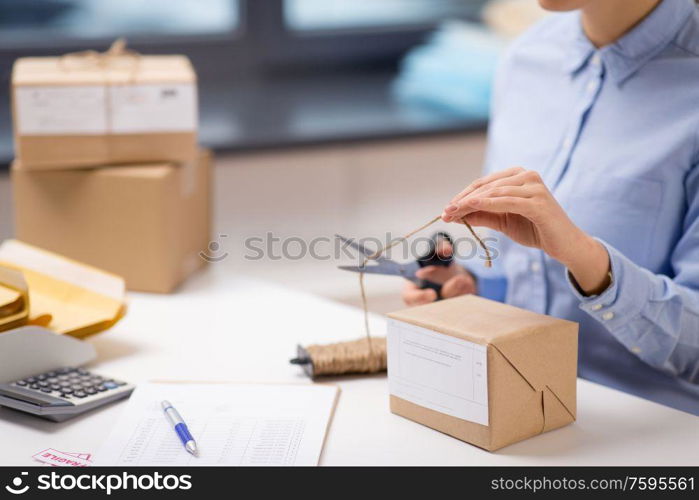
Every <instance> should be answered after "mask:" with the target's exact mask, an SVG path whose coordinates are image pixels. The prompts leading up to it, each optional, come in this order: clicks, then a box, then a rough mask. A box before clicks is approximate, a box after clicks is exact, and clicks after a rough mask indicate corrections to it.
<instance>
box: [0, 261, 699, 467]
mask: <svg viewBox="0 0 699 500" xmlns="http://www.w3.org/2000/svg"><path fill="white" fill-rule="evenodd" d="M348 279H351V278H348ZM369 292H371V291H369ZM372 324H373V331H374V333H375V334H382V335H383V334H384V323H383V319H382V318H380V317H373V318H372ZM362 334H363V323H362V316H361V311H360V310H358V309H354V308H351V307H347V306H344V305H340V304H337V303H334V302H330V301H326V300H324V299H321V298H318V297H314V296H310V295H305V294H301V293H298V292H295V291H293V290H290V289H285V288H281V287H277V286H274V285H269V284H266V283H261V282H257V281H251V280H247V279H244V278H240V277H236V276H234V275H230V274H227V271H225V270H224V268H223V267H221V268H219V269H217V268H216V265H215V264H214V265H211V266H210V268H209V270H207V271H206V272H203V273H200V274H199V275H197V276H195V277H194V278H193V279H192V280H190V281H189V282H188V283H187V284H186V285H185V287H183V288H182V289H181V290H180V291H179V292H178V293H177V294H175V295H149V294H132V295H131V297H130V310H129V312H128V314H127V316H126V318H124V320H122V322H121V323H119V324H118V325H117V326H116V327H114V328H113V329H112V330H111V331H108V332H105V333H102V334H99V335H97V336H94V337H92V339H91V340H90V342H92V343H94V345H95V347H96V348H97V350H98V353H99V357H98V360H97V361H96V362H95V363H94V364H93V365H92V367H91V368H93V369H94V370H95V371H98V372H102V373H104V374H107V375H109V376H113V377H116V378H123V379H125V380H128V381H133V382H136V383H138V382H139V381H146V380H151V379H182V380H201V381H218V380H230V381H247V382H250V381H254V382H257V381H260V382H300V383H309V381H308V379H306V378H305V377H304V376H303V375H302V373H301V370H300V368H299V367H297V366H292V365H290V364H289V363H288V360H289V358H290V357H293V355H294V354H295V348H296V344H297V343H302V344H304V345H305V344H308V343H314V342H323V343H326V342H334V341H339V340H350V339H353V338H356V337H359V336H361V335H362ZM336 383H338V384H339V385H340V387H341V389H342V393H341V395H340V400H339V403H338V406H337V410H336V413H335V417H334V419H333V421H332V423H331V426H330V431H329V434H328V437H327V440H326V443H325V448H324V451H323V455H322V458H321V464H323V465H530V466H536V465H559V466H567V465H699V418H698V417H695V416H693V415H690V414H687V413H683V412H680V411H677V410H673V409H670V408H666V407H664V406H661V405H658V404H656V403H651V402H648V401H645V400H642V399H639V398H636V397H634V396H629V395H626V394H624V393H621V392H617V391H614V390H611V389H608V388H605V387H602V386H599V385H596V384H593V383H590V382H586V381H584V380H580V381H579V382H578V421H577V422H575V423H574V424H572V425H569V426H567V427H564V428H562V429H558V430H555V431H552V432H549V433H546V434H543V435H540V436H537V437H535V438H532V439H529V440H526V441H523V442H520V443H517V444H514V445H511V446H509V447H506V448H504V449H502V450H499V451H498V452H495V453H488V452H486V451H483V450H481V449H479V448H476V447H474V446H471V445H469V444H466V443H463V442H461V441H458V440H456V439H453V438H451V437H449V436H446V435H444V434H441V433H439V432H437V431H434V430H432V429H429V428H427V427H423V426H421V425H419V424H416V423H414V422H411V421H409V420H407V419H404V418H402V417H399V416H396V415H393V414H391V413H390V412H389V410H388V394H387V383H386V377H385V376H373V377H347V378H344V379H342V380H338V381H336ZM124 405H125V403H124V402H119V403H115V404H113V405H111V406H110V407H108V408H105V409H101V410H97V411H94V412H91V413H89V414H86V415H83V416H80V417H77V418H75V419H73V420H70V421H67V422H63V423H59V424H57V423H53V422H49V421H45V420H42V419H38V418H36V417H32V416H29V415H25V414H22V413H19V412H15V411H13V410H9V409H6V408H0V436H2V437H3V449H4V450H5V452H4V453H3V454H1V455H0V465H32V464H33V465H37V464H38V463H37V462H34V461H33V460H32V458H31V456H32V455H33V454H35V453H37V452H39V451H41V450H44V449H46V448H54V449H58V450H61V451H65V452H92V453H94V452H95V451H96V450H97V449H98V448H99V446H100V444H101V443H102V441H103V440H104V439H105V438H106V436H107V434H108V433H109V430H110V427H111V426H112V425H113V424H114V423H115V422H116V421H117V420H118V419H119V415H120V413H121V411H122V410H123V408H124Z"/></svg>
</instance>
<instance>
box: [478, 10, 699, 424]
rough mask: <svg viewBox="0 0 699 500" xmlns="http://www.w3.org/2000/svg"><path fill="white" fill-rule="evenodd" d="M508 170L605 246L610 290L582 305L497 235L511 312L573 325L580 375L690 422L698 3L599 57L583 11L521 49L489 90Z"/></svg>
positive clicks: (653, 21) (539, 256) (698, 294)
mask: <svg viewBox="0 0 699 500" xmlns="http://www.w3.org/2000/svg"><path fill="white" fill-rule="evenodd" d="M516 165H519V166H523V167H525V168H527V169H532V170H537V171H539V173H540V174H541V176H542V178H543V179H544V182H545V183H546V185H547V186H548V187H549V189H550V190H551V191H552V192H553V194H554V196H555V197H556V199H557V200H558V201H559V203H560V204H561V205H562V206H563V208H564V209H565V211H566V212H567V213H568V215H569V216H570V217H571V219H572V220H573V221H574V222H575V223H576V224H577V225H578V226H579V227H580V228H582V229H583V230H584V231H586V232H587V233H589V234H591V235H593V236H595V237H597V238H599V240H600V241H601V242H602V243H603V244H604V245H605V246H606V248H607V250H608V252H609V255H610V257H611V265H612V273H613V282H612V285H611V286H610V287H609V288H608V289H607V290H606V291H604V292H603V293H602V294H601V295H599V296H596V297H584V296H582V295H581V294H580V293H578V291H577V289H576V288H575V286H573V285H572V284H571V282H570V281H569V279H568V274H567V272H566V269H564V268H563V266H562V265H561V264H559V263H558V262H557V261H554V260H552V259H551V258H549V257H548V256H546V255H545V254H544V253H543V252H542V251H540V250H536V249H531V248H525V247H522V246H520V245H517V244H515V243H513V242H511V241H509V240H506V239H504V238H503V237H502V236H501V235H498V238H499V240H500V242H499V244H498V245H496V246H497V247H498V250H499V254H500V255H499V258H498V259H496V262H497V265H496V268H499V270H500V272H501V273H502V274H504V276H505V278H506V280H507V292H506V297H505V300H506V302H507V303H509V304H513V305H516V306H519V307H523V308H526V309H530V310H532V311H536V312H540V313H545V314H550V315H553V316H558V317H561V318H566V319H569V320H573V321H577V322H578V323H579V324H580V344H579V374H580V376H582V377H584V378H587V379H590V380H593V381H597V382H600V383H603V384H606V385H609V386H612V387H615V388H619V389H622V390H624V391H627V392H630V393H633V394H636V395H639V396H642V397H645V398H648V399H651V400H656V401H659V402H663V403H665V404H668V405H670V406H673V407H676V408H680V409H683V410H685V411H690V412H692V413H695V414H697V415H699V166H698V165H699V10H698V8H697V6H696V4H695V3H694V1H693V0H664V1H663V2H662V3H661V4H660V5H659V6H658V7H656V9H655V10H654V11H653V12H652V13H651V14H650V15H649V16H648V17H646V18H645V19H644V20H643V21H642V22H641V23H640V24H639V25H637V26H636V27H635V28H634V29H633V30H632V31H630V32H629V33H628V34H626V35H625V36H623V37H622V38H621V39H620V40H618V41H617V42H616V43H614V44H612V45H609V46H606V47H603V48H601V49H599V50H597V49H596V48H595V47H594V46H593V45H592V44H591V43H590V42H589V40H588V39H587V37H586V36H585V34H584V33H583V31H582V29H581V24H580V15H579V13H568V14H555V15H552V16H550V17H548V18H546V19H545V20H544V21H543V22H541V23H539V24H538V25H537V26H535V27H534V28H533V29H531V30H530V31H529V32H528V33H526V34H525V35H524V36H523V37H521V38H520V39H519V40H517V41H516V42H515V43H514V44H513V46H512V47H511V48H510V50H509V52H508V54H507V55H506V57H505V59H504V61H503V63H502V65H501V67H500V70H499V74H498V78H497V81H496V85H495V91H494V101H493V115H492V120H491V124H490V130H489V146H488V155H487V160H486V170H488V171H496V170H502V169H504V168H507V167H511V166H516ZM469 267H470V268H471V269H472V270H473V271H475V272H476V273H478V272H479V269H477V267H478V266H475V265H473V264H470V265H469ZM483 278H485V276H483Z"/></svg>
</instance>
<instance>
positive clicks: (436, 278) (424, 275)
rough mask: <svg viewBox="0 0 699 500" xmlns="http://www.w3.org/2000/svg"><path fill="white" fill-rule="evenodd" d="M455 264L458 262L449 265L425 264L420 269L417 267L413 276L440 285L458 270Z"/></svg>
mask: <svg viewBox="0 0 699 500" xmlns="http://www.w3.org/2000/svg"><path fill="white" fill-rule="evenodd" d="M457 266H458V264H451V265H449V266H425V267H423V268H422V269H418V271H417V272H416V273H415V276H417V277H418V278H420V279H421V280H427V281H431V282H432V283H437V284H439V285H442V284H444V283H445V282H446V281H447V280H448V279H451V278H453V277H454V276H455V275H456V274H458V273H459V272H460V271H459V270H458V269H457Z"/></svg>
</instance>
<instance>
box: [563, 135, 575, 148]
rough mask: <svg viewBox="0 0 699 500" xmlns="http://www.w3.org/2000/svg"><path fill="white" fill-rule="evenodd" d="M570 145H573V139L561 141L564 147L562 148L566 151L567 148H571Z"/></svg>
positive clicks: (568, 138)
mask: <svg viewBox="0 0 699 500" xmlns="http://www.w3.org/2000/svg"><path fill="white" fill-rule="evenodd" d="M572 145H573V139H571V138H570V137H566V138H565V139H564V140H563V147H564V148H566V149H568V148H569V147H571V146H572Z"/></svg>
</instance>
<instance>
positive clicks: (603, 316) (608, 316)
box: [602, 311, 614, 321]
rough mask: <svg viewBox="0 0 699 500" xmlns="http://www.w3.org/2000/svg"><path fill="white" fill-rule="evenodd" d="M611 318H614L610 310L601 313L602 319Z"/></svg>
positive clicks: (607, 319)
mask: <svg viewBox="0 0 699 500" xmlns="http://www.w3.org/2000/svg"><path fill="white" fill-rule="evenodd" d="M612 318H614V313H613V312H611V311H609V312H606V313H604V314H603V315H602V319H603V320H604V321H609V320H610V319H612Z"/></svg>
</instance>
